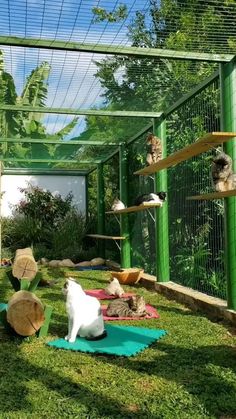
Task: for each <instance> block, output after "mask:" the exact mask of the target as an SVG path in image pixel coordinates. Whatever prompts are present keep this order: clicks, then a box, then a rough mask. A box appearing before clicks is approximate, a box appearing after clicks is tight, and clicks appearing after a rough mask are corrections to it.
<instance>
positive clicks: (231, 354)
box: [104, 341, 236, 417]
mask: <svg viewBox="0 0 236 419" xmlns="http://www.w3.org/2000/svg"><path fill="white" fill-rule="evenodd" d="M152 348H153V349H156V350H157V351H161V352H162V353H163V355H164V356H156V357H155V358H154V359H153V360H152V361H140V360H137V359H135V358H129V362H124V361H123V360H122V359H118V358H113V360H112V361H111V360H109V359H107V358H104V361H106V362H108V363H111V364H115V365H118V366H120V367H121V368H122V369H123V368H127V369H130V370H133V371H135V372H140V373H145V374H149V376H150V377H151V376H152V375H156V376H158V377H161V378H164V379H165V380H169V381H171V382H173V381H175V382H176V383H177V384H178V385H179V386H181V387H183V388H185V389H186V391H187V392H188V393H189V394H191V395H192V396H194V397H196V398H197V399H198V400H199V402H200V403H201V404H202V405H204V406H205V409H206V411H207V412H208V413H209V414H211V415H216V416H214V417H220V416H219V415H230V416H227V417H232V415H235V413H236V397H235V383H234V380H233V378H234V377H233V375H232V374H231V376H230V374H229V373H230V370H231V371H232V372H233V373H236V348H235V347H229V346H226V345H221V346H200V347H198V348H196V349H190V348H189V349H188V348H183V347H176V346H173V345H168V344H165V343H164V342H163V341H161V342H160V341H159V342H156V343H154V344H153V345H152Z"/></svg>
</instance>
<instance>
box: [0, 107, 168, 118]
mask: <svg viewBox="0 0 236 419" xmlns="http://www.w3.org/2000/svg"><path fill="white" fill-rule="evenodd" d="M0 110H2V111H12V112H13V111H14V112H36V113H44V114H48V113H50V114H51V113H53V114H62V115H95V116H112V117H118V118H122V117H125V118H130V117H134V118H158V117H159V116H160V115H161V113H160V112H151V111H150V112H142V111H106V110H102V109H101V110H93V109H70V108H47V107H42V106H18V105H2V104H0Z"/></svg>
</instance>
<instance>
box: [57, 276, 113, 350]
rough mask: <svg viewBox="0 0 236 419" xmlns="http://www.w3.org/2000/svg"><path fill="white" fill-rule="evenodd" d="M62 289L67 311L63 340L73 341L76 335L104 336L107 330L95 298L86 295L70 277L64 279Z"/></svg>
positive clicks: (99, 337) (95, 337)
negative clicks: (66, 329)
mask: <svg viewBox="0 0 236 419" xmlns="http://www.w3.org/2000/svg"><path fill="white" fill-rule="evenodd" d="M62 291H63V294H65V295H66V310H67V313H68V334H67V335H66V336H65V340H68V342H70V343H72V342H75V340H76V336H77V335H79V336H80V337H84V338H86V339H87V340H99V339H103V338H105V337H106V336H107V332H106V330H105V329H104V322H103V315H102V310H101V306H100V302H99V301H98V300H97V298H95V297H90V296H89V295H86V294H85V292H84V291H83V289H82V287H81V286H80V285H79V284H77V283H76V282H75V280H74V278H71V277H70V278H68V279H67V280H66V282H65V285H64V288H63V289H62Z"/></svg>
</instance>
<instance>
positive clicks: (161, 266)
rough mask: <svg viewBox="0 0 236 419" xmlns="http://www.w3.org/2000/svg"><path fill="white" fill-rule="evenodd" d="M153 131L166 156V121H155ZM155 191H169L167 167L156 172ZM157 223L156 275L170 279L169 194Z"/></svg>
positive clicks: (159, 212)
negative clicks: (159, 140)
mask: <svg viewBox="0 0 236 419" xmlns="http://www.w3.org/2000/svg"><path fill="white" fill-rule="evenodd" d="M153 132H154V134H155V135H156V136H157V137H159V138H160V139H161V140H162V153H163V158H164V157H166V123H165V121H164V120H162V121H161V122H160V120H158V121H157V120H154V121H153ZM154 182H155V191H156V192H160V191H164V192H167V169H165V170H161V171H160V172H158V173H155V174H154ZM155 222H156V223H155V224H156V276H157V281H158V282H167V281H169V280H170V264H169V226H168V196H167V202H165V203H164V205H163V207H162V208H156V209H155Z"/></svg>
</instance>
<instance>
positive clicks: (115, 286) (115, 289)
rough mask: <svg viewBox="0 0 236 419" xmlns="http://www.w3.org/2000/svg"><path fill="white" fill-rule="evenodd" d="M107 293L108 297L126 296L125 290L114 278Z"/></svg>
mask: <svg viewBox="0 0 236 419" xmlns="http://www.w3.org/2000/svg"><path fill="white" fill-rule="evenodd" d="M105 293H106V294H107V295H115V296H117V297H119V298H120V297H122V295H123V294H124V290H123V288H122V286H121V285H120V283H119V281H118V279H117V278H113V280H112V281H111V282H110V284H109V285H108V286H107V287H106V288H105Z"/></svg>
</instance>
